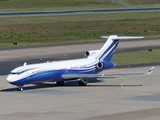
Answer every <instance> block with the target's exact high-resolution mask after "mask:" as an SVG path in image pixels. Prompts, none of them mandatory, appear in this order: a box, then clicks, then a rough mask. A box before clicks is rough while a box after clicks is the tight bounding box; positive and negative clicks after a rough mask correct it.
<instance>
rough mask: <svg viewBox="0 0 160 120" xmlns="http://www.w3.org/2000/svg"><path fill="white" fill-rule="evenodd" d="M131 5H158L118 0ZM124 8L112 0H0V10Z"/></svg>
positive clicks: (149, 0)
mask: <svg viewBox="0 0 160 120" xmlns="http://www.w3.org/2000/svg"><path fill="white" fill-rule="evenodd" d="M120 1H122V2H125V3H127V4H129V5H131V6H133V7H159V6H160V2H159V0H120ZM111 8H126V7H125V6H124V5H121V4H119V3H117V2H113V0H0V12H20V11H21V12H22V11H53V10H82V9H111Z"/></svg>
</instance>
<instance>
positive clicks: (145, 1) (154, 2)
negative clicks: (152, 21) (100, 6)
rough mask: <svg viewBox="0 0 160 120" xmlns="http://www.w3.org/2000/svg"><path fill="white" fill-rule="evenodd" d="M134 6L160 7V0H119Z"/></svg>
mask: <svg viewBox="0 0 160 120" xmlns="http://www.w3.org/2000/svg"><path fill="white" fill-rule="evenodd" d="M119 1H122V2H125V3H127V4H129V5H131V6H134V7H160V1H159V0H119Z"/></svg>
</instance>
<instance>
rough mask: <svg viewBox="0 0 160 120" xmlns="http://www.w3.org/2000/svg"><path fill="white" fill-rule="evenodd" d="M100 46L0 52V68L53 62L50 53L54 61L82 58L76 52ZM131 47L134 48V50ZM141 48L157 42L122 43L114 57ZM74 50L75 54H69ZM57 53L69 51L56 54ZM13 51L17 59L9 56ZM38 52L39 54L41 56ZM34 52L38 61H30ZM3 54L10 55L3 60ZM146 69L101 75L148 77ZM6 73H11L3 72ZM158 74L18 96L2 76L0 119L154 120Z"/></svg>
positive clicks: (28, 90)
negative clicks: (75, 57)
mask: <svg viewBox="0 0 160 120" xmlns="http://www.w3.org/2000/svg"><path fill="white" fill-rule="evenodd" d="M134 42H135V44H134ZM151 43H152V44H151ZM100 44H101V45H103V43H99V44H94V45H93V44H91V46H90V45H89V44H88V45H86V48H85V45H83V44H82V45H79V46H77V45H76V46H74V45H73V46H72V45H69V47H68V48H67V46H65V47H66V48H64V47H62V46H57V47H53V48H52V51H53V52H51V51H50V50H49V49H51V48H50V47H49V48H48V49H46V50H45V49H44V48H42V49H41V48H37V49H36V48H33V49H34V50H37V51H34V52H30V50H31V48H26V49H15V50H13V49H12V50H9V49H8V50H1V51H0V54H1V55H2V57H1V62H11V61H12V62H13V63H12V64H14V62H16V61H24V60H29V59H30V60H31V59H37V60H40V59H45V58H46V59H47V58H48V57H50V58H51V56H50V55H53V57H54V54H51V53H55V56H56V55H57V58H59V57H62V56H64V57H68V56H72V55H73V54H75V53H81V50H78V49H80V48H81V49H82V50H83V51H84V50H88V49H89V50H93V49H95V48H96V49H99V45H100ZM101 45H100V47H101ZM135 45H136V46H138V47H135V48H134V46H135ZM140 46H143V48H145V47H146V49H148V48H151V47H152V48H154V47H155V46H157V47H158V44H157V40H155V42H154V40H153V41H152V42H151V41H150V40H148V42H147V40H146V41H145V42H144V41H139V42H138V44H137V42H136V41H130V43H127V42H121V43H120V46H118V49H117V51H118V50H122V49H123V48H124V47H128V49H131V48H134V49H135V50H137V49H138V48H140ZM74 47H75V48H77V49H75V50H74V49H73V48H74ZM83 47H84V48H83ZM46 48H47V47H46ZM62 48H63V49H69V50H70V51H65V50H64V51H61V50H59V51H56V50H57V49H62ZM90 48H92V49H90ZM33 49H32V50H31V51H33ZM41 50H42V51H41ZM123 50H124V49H123ZM126 50H127V49H126ZM15 51H16V54H15V55H12V54H14V52H15ZM38 51H41V54H39V52H38ZM43 51H44V52H43ZM47 51H48V52H47ZM10 52H11V53H10ZM23 52H25V54H23ZM36 52H37V56H34V55H35V54H36ZM58 52H59V54H58ZM67 52H68V54H67ZM7 53H9V54H10V55H9V56H7V55H6V54H7ZM46 53H48V54H46ZM40 55H42V56H43V57H44V58H43V57H42V56H41V57H40ZM59 55H60V56H59ZM28 56H31V57H30V58H29V57H28ZM2 66H3V65H2ZM151 67H152V66H145V67H136V68H134V67H130V68H113V69H110V70H106V71H104V72H103V73H135V72H137V73H139V72H140V73H142V72H145V73H147V71H148V70H149V69H150V68H151ZM8 69H11V68H9V66H8ZM1 70H2V69H1ZM159 71H160V66H156V67H155V69H154V72H153V73H152V74H151V75H139V76H116V77H108V78H97V79H93V78H92V79H89V78H88V79H86V80H87V81H88V84H87V86H82V87H80V86H78V85H77V81H71V82H67V83H66V84H65V85H64V86H58V87H57V86H56V85H55V83H42V84H31V85H26V86H25V88H24V91H23V92H18V91H16V87H15V86H12V85H10V84H8V83H7V81H6V80H5V79H6V75H5V74H4V75H1V76H0V96H1V97H0V98H1V102H0V106H1V109H0V119H4V120H5V119H12V120H21V119H23V120H32V119H33V120H44V119H47V120H51V119H52V120H106V119H108V120H117V119H118V120H133V119H137V120H150V119H152V120H157V119H159V118H160V114H159V113H160V92H159V91H160V87H159V86H160V81H159V78H160V74H159Z"/></svg>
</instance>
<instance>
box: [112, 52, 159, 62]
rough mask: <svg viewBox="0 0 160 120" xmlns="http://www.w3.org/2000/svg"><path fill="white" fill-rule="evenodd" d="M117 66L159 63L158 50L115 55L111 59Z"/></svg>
mask: <svg viewBox="0 0 160 120" xmlns="http://www.w3.org/2000/svg"><path fill="white" fill-rule="evenodd" d="M112 61H113V62H115V63H116V64H117V65H131V64H144V63H156V62H160V49H154V50H153V51H148V50H142V51H134V52H125V53H116V54H115V55H114V56H113V59H112Z"/></svg>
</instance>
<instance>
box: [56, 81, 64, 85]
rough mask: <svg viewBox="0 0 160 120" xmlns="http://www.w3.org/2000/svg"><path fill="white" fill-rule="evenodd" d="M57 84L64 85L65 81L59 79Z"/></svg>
mask: <svg viewBox="0 0 160 120" xmlns="http://www.w3.org/2000/svg"><path fill="white" fill-rule="evenodd" d="M56 84H57V85H58V86H63V85H64V81H57V82H56Z"/></svg>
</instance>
